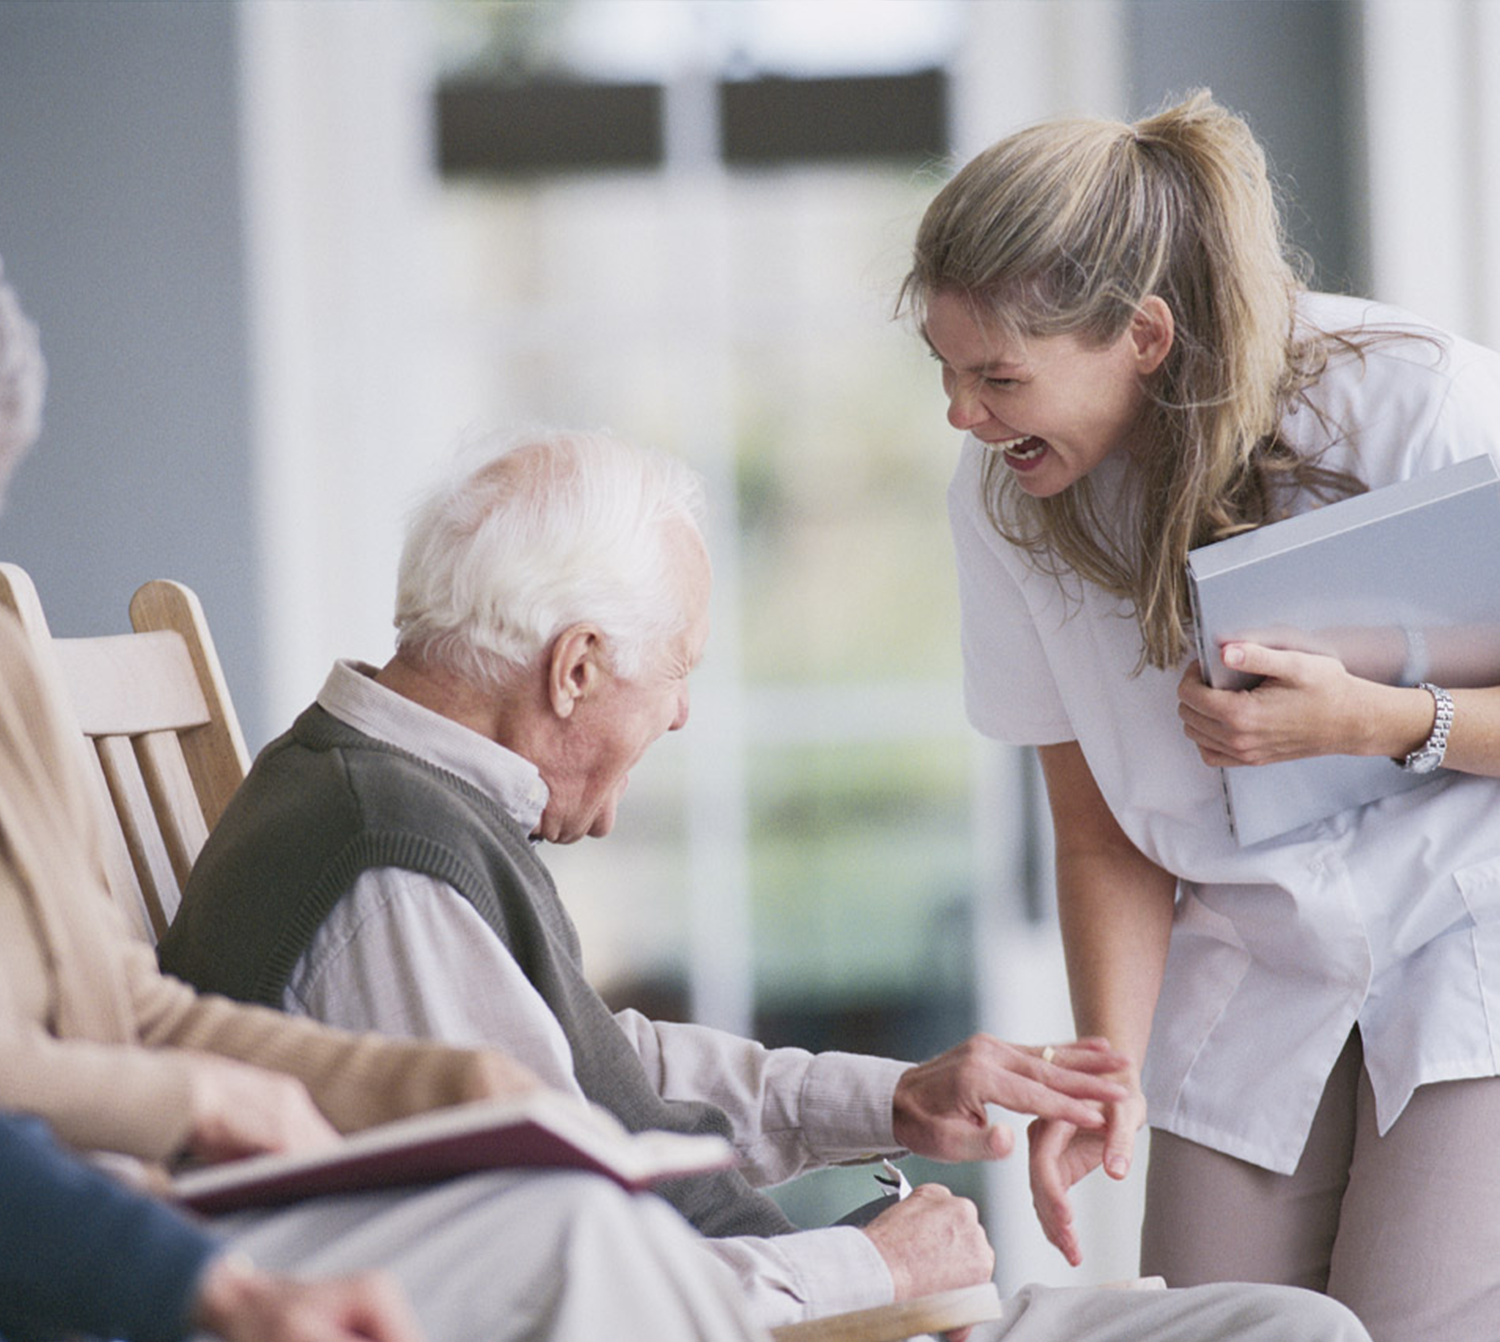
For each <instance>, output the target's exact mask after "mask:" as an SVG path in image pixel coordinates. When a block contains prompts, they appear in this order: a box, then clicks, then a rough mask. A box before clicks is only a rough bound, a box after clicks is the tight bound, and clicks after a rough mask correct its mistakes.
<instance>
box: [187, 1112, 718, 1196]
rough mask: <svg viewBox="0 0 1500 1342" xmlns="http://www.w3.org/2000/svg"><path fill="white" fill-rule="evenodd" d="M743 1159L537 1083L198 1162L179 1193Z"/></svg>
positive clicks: (640, 1171)
mask: <svg viewBox="0 0 1500 1342" xmlns="http://www.w3.org/2000/svg"><path fill="white" fill-rule="evenodd" d="M734 1159H735V1156H734V1150H733V1148H732V1147H731V1146H730V1145H729V1143H728V1142H726V1141H724V1140H723V1139H722V1138H720V1137H713V1136H687V1135H684V1134H682V1133H675V1132H643V1133H630V1132H627V1131H626V1130H625V1129H624V1128H623V1127H622V1126H621V1125H620V1124H619V1123H618V1122H616V1121H615V1119H614V1118H613V1117H612V1116H611V1115H609V1114H607V1113H605V1112H604V1111H603V1110H602V1109H597V1108H593V1107H590V1106H587V1105H584V1104H582V1103H581V1102H579V1101H577V1100H575V1099H573V1098H571V1097H569V1096H567V1095H563V1094H560V1093H559V1092H557V1091H550V1090H536V1091H533V1092H531V1093H530V1094H527V1095H523V1096H520V1097H518V1098H515V1099H509V1100H480V1101H476V1102H474V1103H471V1104H462V1105H454V1106H453V1107H451V1108H447V1109H435V1110H433V1111H431V1112H430V1113H426V1114H418V1115H416V1116H414V1117H412V1118H405V1119H401V1120H399V1121H397V1122H395V1123H386V1124H382V1125H381V1126H379V1127H375V1128H367V1129H366V1130H364V1131H363V1132H357V1133H354V1134H353V1135H352V1136H350V1137H348V1138H346V1139H345V1140H344V1141H343V1142H342V1143H340V1144H339V1145H338V1146H336V1147H334V1148H332V1149H331V1150H325V1151H319V1152H315V1153H307V1154H298V1155H266V1156H251V1157H249V1158H248V1159H245V1160H235V1161H229V1162H226V1163H225V1164H222V1165H212V1166H206V1167H204V1168H201V1169H195V1170H191V1171H188V1172H185V1173H183V1174H179V1175H178V1176H177V1177H176V1178H175V1179H174V1180H173V1181H172V1193H173V1196H174V1197H175V1198H176V1199H177V1200H178V1201H179V1202H181V1203H182V1204H183V1205H185V1206H188V1207H191V1208H193V1209H194V1210H196V1211H200V1212H205V1213H215V1212H227V1211H234V1210H237V1209H239V1208H242V1207H264V1206H271V1205H274V1204H276V1203H283V1202H295V1201H299V1200H301V1199H303V1198H308V1197H315V1196H320V1195H325V1194H332V1193H348V1192H354V1191H357V1190H360V1189H365V1188H387V1187H392V1186H396V1185H402V1184H417V1183H430V1182H433V1181H435V1180H438V1179H446V1178H451V1177H453V1176H455V1175H459V1174H467V1173H471V1172H473V1171H475V1170H487V1169H501V1168H506V1167H511V1166H534V1167H556V1168H566V1169H579V1170H590V1171H593V1172H595V1173H597V1174H603V1175H605V1176H606V1177H608V1178H611V1179H613V1180H614V1181H615V1182H616V1183H618V1184H621V1185H622V1186H624V1187H625V1188H629V1189H639V1188H644V1187H647V1186H649V1185H650V1184H653V1183H655V1182H657V1181H658V1180H660V1179H667V1178H674V1177H677V1176H680V1175H685V1174H696V1173H701V1172H703V1171H706V1170H714V1169H722V1168H724V1167H725V1166H727V1165H731V1164H733V1163H734Z"/></svg>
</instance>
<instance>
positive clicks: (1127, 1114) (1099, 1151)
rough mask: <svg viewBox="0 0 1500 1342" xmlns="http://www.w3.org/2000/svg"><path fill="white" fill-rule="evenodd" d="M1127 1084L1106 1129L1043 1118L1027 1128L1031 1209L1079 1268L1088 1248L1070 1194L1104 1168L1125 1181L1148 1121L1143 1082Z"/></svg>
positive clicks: (1110, 1111)
mask: <svg viewBox="0 0 1500 1342" xmlns="http://www.w3.org/2000/svg"><path fill="white" fill-rule="evenodd" d="M1121 1080H1122V1081H1124V1080H1126V1078H1123V1077H1122V1078H1121ZM1127 1084H1128V1085H1129V1087H1130V1097H1129V1098H1128V1099H1125V1100H1121V1101H1119V1102H1117V1103H1115V1104H1109V1105H1106V1106H1105V1107H1104V1117H1105V1125H1104V1126H1103V1127H1102V1128H1091V1129H1084V1128H1077V1127H1075V1126H1074V1125H1073V1124H1071V1123H1068V1122H1065V1121H1064V1120H1061V1119H1049V1118H1039V1119H1037V1120H1036V1121H1035V1122H1034V1123H1032V1124H1031V1126H1030V1127H1029V1128H1028V1129H1027V1138H1028V1144H1029V1147H1030V1170H1031V1205H1032V1206H1033V1207H1034V1208H1035V1209H1036V1217H1037V1220H1038V1221H1039V1222H1041V1226H1042V1233H1043V1234H1045V1235H1046V1236H1047V1238H1048V1240H1049V1241H1051V1243H1052V1244H1053V1245H1054V1246H1055V1247H1056V1248H1057V1249H1058V1251H1059V1252H1060V1253H1061V1254H1062V1256H1063V1257H1064V1258H1066V1259H1067V1260H1068V1262H1069V1263H1070V1264H1072V1266H1074V1267H1077V1266H1078V1265H1079V1264H1080V1263H1082V1262H1083V1250H1082V1248H1081V1247H1080V1245H1079V1243H1078V1231H1077V1229H1076V1227H1075V1226H1074V1224H1073V1205H1072V1202H1071V1201H1070V1200H1069V1197H1068V1192H1069V1190H1070V1189H1071V1188H1072V1187H1073V1185H1074V1184H1076V1183H1077V1182H1078V1181H1079V1180H1080V1179H1082V1178H1083V1177H1084V1175H1086V1174H1089V1173H1091V1172H1092V1171H1094V1170H1096V1169H1098V1168H1099V1166H1100V1165H1103V1166H1104V1172H1105V1173H1106V1174H1108V1175H1109V1177H1110V1178H1111V1179H1123V1178H1125V1176H1126V1175H1127V1174H1129V1173H1130V1165H1131V1161H1132V1160H1133V1158H1134V1156H1135V1136H1136V1133H1138V1132H1139V1131H1140V1130H1141V1128H1142V1127H1143V1126H1144V1125H1145V1122H1146V1099H1145V1096H1144V1095H1142V1094H1141V1089H1140V1085H1139V1082H1138V1081H1137V1080H1136V1078H1135V1077H1134V1076H1131V1077H1130V1078H1129V1079H1128V1081H1127Z"/></svg>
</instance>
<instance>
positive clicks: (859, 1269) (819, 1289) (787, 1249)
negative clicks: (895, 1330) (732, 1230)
mask: <svg viewBox="0 0 1500 1342" xmlns="http://www.w3.org/2000/svg"><path fill="white" fill-rule="evenodd" d="M701 1243H702V1244H703V1245H704V1247H705V1248H707V1249H708V1250H709V1251H710V1252H711V1253H713V1255H714V1256H715V1257H716V1258H719V1259H721V1260H722V1261H723V1262H724V1263H726V1264H727V1265H728V1267H729V1268H730V1270H731V1271H733V1272H734V1274H735V1277H736V1278H737V1279H738V1281H739V1284H740V1289H741V1290H742V1291H743V1292H744V1295H745V1298H746V1301H747V1303H748V1304H749V1307H750V1310H751V1312H752V1313H753V1314H754V1315H755V1318H756V1320H757V1321H758V1322H759V1323H761V1324H762V1325H763V1326H765V1327H767V1328H777V1327H780V1326H781V1325H782V1324H786V1323H800V1322H801V1321H803V1320H804V1319H811V1318H820V1317H822V1316H823V1315H825V1314H841V1313H843V1312H844V1311H846V1310H852V1309H872V1308H874V1307H875V1306H876V1305H888V1304H890V1303H891V1301H892V1300H893V1299H894V1298H895V1294H896V1288H895V1285H894V1283H893V1282H892V1281H891V1274H890V1269H889V1268H887V1267H886V1264H885V1259H884V1258H882V1257H881V1256H880V1250H879V1249H877V1248H876V1247H875V1244H874V1242H873V1241H872V1240H871V1239H870V1237H869V1236H868V1235H866V1234H865V1233H864V1231H862V1230H859V1229H857V1228H856V1227H854V1226H829V1227H828V1228H826V1229H823V1230H799V1231H797V1232H796V1233H794V1234H790V1235H777V1236H774V1237H771V1238H767V1239H756V1238H748V1237H746V1238H735V1237H731V1238H728V1239H711V1240H703V1241H701Z"/></svg>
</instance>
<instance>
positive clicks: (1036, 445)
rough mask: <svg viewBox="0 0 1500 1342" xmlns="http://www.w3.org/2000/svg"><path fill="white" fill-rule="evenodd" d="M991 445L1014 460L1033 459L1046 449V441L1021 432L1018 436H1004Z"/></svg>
mask: <svg viewBox="0 0 1500 1342" xmlns="http://www.w3.org/2000/svg"><path fill="white" fill-rule="evenodd" d="M991 446H992V447H993V448H994V449H995V451H997V452H1004V453H1005V455H1006V456H1008V457H1010V458H1011V459H1012V460H1014V461H1035V460H1036V459H1037V458H1038V457H1039V456H1041V455H1042V453H1043V452H1045V451H1046V450H1047V444H1046V443H1044V442H1043V441H1042V440H1041V439H1040V438H1037V437H1034V436H1032V435H1030V434H1023V435H1022V436H1021V437H1019V438H1006V439H1005V440H1003V441H1002V442H998V443H992V444H991Z"/></svg>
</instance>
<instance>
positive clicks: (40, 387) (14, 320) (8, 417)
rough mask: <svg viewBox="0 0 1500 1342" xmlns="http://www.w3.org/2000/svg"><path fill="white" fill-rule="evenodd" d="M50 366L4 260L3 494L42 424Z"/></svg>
mask: <svg viewBox="0 0 1500 1342" xmlns="http://www.w3.org/2000/svg"><path fill="white" fill-rule="evenodd" d="M46 385H47V366H46V364H45V363H44V362H43V360H42V346H41V341H40V340H39V339H38V338H37V331H36V326H35V325H34V324H33V323H32V321H31V319H30V318H28V317H27V315H26V314H25V313H24V312H23V311H21V303H20V300H19V299H18V298H17V297H16V293H15V290H14V289H12V288H11V287H10V285H9V284H7V283H6V282H5V266H4V263H3V262H0V496H3V495H4V493H5V485H6V482H7V481H8V480H9V479H10V473H11V471H12V470H14V469H15V465H16V463H17V462H18V461H20V459H21V457H22V454H24V453H25V451H26V449H27V448H29V447H30V446H31V445H32V443H34V442H35V441H36V438H37V435H38V434H39V433H40V432H41V428H42V394H43V392H44V391H45V390H46Z"/></svg>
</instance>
